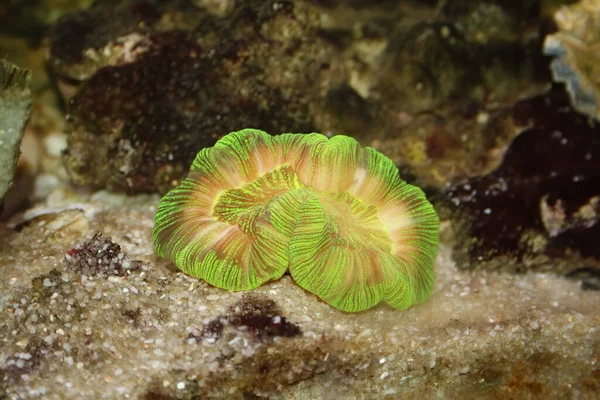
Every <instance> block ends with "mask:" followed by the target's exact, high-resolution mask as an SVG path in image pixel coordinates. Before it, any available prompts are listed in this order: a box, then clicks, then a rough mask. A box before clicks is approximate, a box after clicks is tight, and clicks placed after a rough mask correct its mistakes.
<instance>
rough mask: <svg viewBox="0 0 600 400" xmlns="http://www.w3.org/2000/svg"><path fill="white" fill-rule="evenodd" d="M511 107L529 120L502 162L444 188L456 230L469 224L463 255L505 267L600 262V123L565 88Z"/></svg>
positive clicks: (567, 267)
mask: <svg viewBox="0 0 600 400" xmlns="http://www.w3.org/2000/svg"><path fill="white" fill-rule="evenodd" d="M512 115H513V120H514V123H515V125H518V126H522V127H525V128H524V129H523V128H522V131H521V133H520V134H519V135H518V136H517V137H516V138H515V139H514V140H513V141H512V143H511V144H510V145H509V147H508V149H507V150H506V152H505V153H504V157H503V160H502V163H501V164H500V166H499V167H498V168H497V169H496V170H495V171H493V172H491V173H489V174H485V175H483V176H478V177H473V178H470V179H466V180H463V181H461V182H459V183H457V184H455V185H453V186H452V187H451V188H450V189H449V190H448V191H446V193H445V196H446V199H447V200H448V202H449V203H448V205H449V208H450V209H451V210H452V211H453V212H454V213H455V214H454V215H455V216H454V221H456V226H455V228H456V231H457V232H466V235H465V236H463V237H462V238H461V239H460V240H458V241H457V242H456V248H457V249H460V250H458V251H457V256H461V255H462V256H465V257H459V258H460V260H461V261H463V265H465V266H467V265H471V266H477V265H482V266H485V268H502V269H504V270H506V271H518V272H523V271H525V270H527V269H529V268H537V269H552V270H554V271H555V272H560V273H569V272H571V271H574V270H577V269H579V268H581V267H583V266H585V265H588V264H590V265H592V266H593V267H592V268H593V269H596V270H599V267H598V265H599V264H598V263H599V260H600V252H599V250H598V246H597V238H598V237H599V235H600V207H599V204H598V202H599V199H600V127H599V126H598V125H597V124H594V123H590V122H589V121H588V118H587V116H585V115H582V114H580V113H578V112H577V111H575V110H574V109H573V108H572V107H571V106H570V104H569V99H568V97H567V96H566V94H565V93H564V92H563V91H560V90H556V91H552V92H549V93H547V94H545V95H542V96H538V97H535V98H530V99H526V100H523V101H521V102H519V103H517V104H516V105H515V106H514V107H513V109H512ZM462 228H464V229H462ZM469 261H471V262H469Z"/></svg>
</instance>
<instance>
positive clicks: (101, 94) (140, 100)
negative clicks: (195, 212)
mask: <svg viewBox="0 0 600 400" xmlns="http://www.w3.org/2000/svg"><path fill="white" fill-rule="evenodd" d="M142 4H143V7H142ZM182 4H183V3H182V2H177V1H171V2H151V1H150V2H142V3H140V2H136V1H130V2H125V3H123V4H122V5H121V6H119V7H116V8H112V7H96V8H93V9H91V10H86V11H82V12H79V13H76V14H70V15H68V16H66V17H64V18H63V19H62V20H61V21H60V22H59V23H58V25H57V26H56V27H55V29H54V34H53V37H52V42H51V43H52V46H51V48H50V55H51V56H50V65H51V66H52V67H53V69H54V71H55V73H56V74H57V75H58V76H59V77H63V78H65V79H71V80H72V79H75V80H82V81H83V84H82V86H81V88H80V89H79V90H78V91H77V94H76V95H75V96H74V97H73V98H72V99H71V101H70V104H69V113H70V114H69V119H70V129H69V138H68V150H67V154H66V156H65V162H66V166H67V169H68V171H69V173H70V174H71V177H72V179H73V181H74V182H75V183H77V184H85V185H92V186H95V187H106V188H108V189H111V190H122V191H126V192H128V193H136V192H153V191H160V192H165V191H167V190H168V189H170V188H171V187H173V186H174V185H176V184H177V181H178V180H179V179H180V178H181V177H182V176H183V175H184V173H185V172H186V171H187V169H188V167H189V165H190V164H191V161H192V160H193V158H194V157H195V155H196V153H197V152H198V151H199V150H200V149H202V148H203V147H206V146H211V145H212V144H214V142H215V141H216V140H217V139H218V138H219V137H221V136H223V135H225V134H227V133H229V132H231V131H235V130H239V129H240V128H244V127H255V128H261V129H265V130H270V131H272V132H286V131H294V132H309V131H312V130H313V127H314V123H313V118H314V117H313V115H314V113H315V112H316V111H320V110H321V108H323V107H322V103H323V101H324V100H323V96H322V94H321V92H322V91H323V85H324V82H323V81H322V80H321V76H322V74H323V72H324V71H327V69H328V68H329V67H328V65H329V64H330V62H331V53H332V47H331V45H330V44H328V43H326V42H324V41H323V40H322V39H320V38H319V36H318V30H317V28H318V19H317V15H316V14H314V12H313V11H311V10H310V9H308V8H306V7H305V6H303V5H302V4H300V3H298V4H296V3H294V4H292V3H291V2H285V1H279V2H273V1H269V2H267V3H263V2H253V1H247V2H240V3H239V4H238V5H237V6H236V8H235V9H233V10H232V11H231V12H230V13H229V14H228V16H227V17H226V18H222V17H217V16H214V15H212V14H210V13H208V12H207V11H205V10H203V9H200V8H195V7H193V6H190V5H185V6H184V5H182ZM236 4H237V3H236ZM118 21H121V22H118ZM165 21H172V23H170V24H167V23H165ZM190 21H193V23H192V22H190ZM141 22H143V23H141ZM115 24H116V26H118V29H116V28H115ZM165 24H166V25H165ZM105 32H109V33H107V34H105ZM73 40H75V41H76V43H72V41H73ZM92 54H93V55H92Z"/></svg>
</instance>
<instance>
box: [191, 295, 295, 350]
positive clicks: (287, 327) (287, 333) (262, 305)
mask: <svg viewBox="0 0 600 400" xmlns="http://www.w3.org/2000/svg"><path fill="white" fill-rule="evenodd" d="M226 326H230V327H233V328H236V329H238V330H242V331H247V332H248V333H249V334H250V335H251V336H253V337H254V338H257V339H260V340H266V339H269V338H273V337H276V336H280V337H294V336H298V335H302V330H301V329H300V327H299V326H298V325H296V324H293V323H291V322H288V321H287V320H286V318H285V317H283V316H282V315H281V310H280V309H279V307H278V306H277V303H275V302H274V301H273V300H271V299H269V298H265V297H260V296H255V295H245V296H244V297H242V299H241V300H239V301H237V302H236V303H235V304H233V305H232V306H230V307H229V310H228V312H227V315H220V316H218V317H216V318H213V319H212V320H210V321H209V322H208V323H206V324H205V325H204V327H203V328H202V331H201V332H200V333H199V334H198V332H197V331H193V332H192V333H190V335H189V337H190V338H194V339H196V340H197V341H201V340H202V339H207V338H210V339H214V340H215V341H216V340H217V339H219V338H220V337H221V334H222V332H223V329H224V328H225V327H226Z"/></svg>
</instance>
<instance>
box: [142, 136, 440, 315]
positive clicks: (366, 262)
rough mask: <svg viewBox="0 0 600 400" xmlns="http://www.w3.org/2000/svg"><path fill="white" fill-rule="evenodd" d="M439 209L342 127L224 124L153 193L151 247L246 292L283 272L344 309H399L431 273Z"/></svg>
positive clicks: (414, 299) (420, 296)
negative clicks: (341, 132) (327, 131)
mask: <svg viewBox="0 0 600 400" xmlns="http://www.w3.org/2000/svg"><path fill="white" fill-rule="evenodd" d="M438 225H439V223H438V217H437V214H436V212H435V210H434V209H433V207H432V205H431V204H430V203H429V202H428V201H427V200H426V198H425V196H424V194H423V192H422V191H421V190H420V189H419V188H417V187H415V186H411V185H409V184H407V183H406V182H403V181H402V180H401V179H400V177H399V175H398V170H397V168H396V166H395V165H394V163H393V162H392V161H391V160H390V159H388V158H386V157H385V156H384V155H382V154H381V153H379V152H377V151H376V150H374V149H372V148H368V147H367V148H362V147H361V146H360V145H359V143H358V142H357V141H356V140H354V139H352V138H350V137H347V136H334V137H333V138H331V139H327V137H325V136H323V135H320V134H317V133H313V134H306V135H304V134H282V135H279V136H270V135H269V134H267V133H265V132H262V131H259V130H253V129H245V130H242V131H239V132H232V133H230V134H228V135H227V136H225V137H223V138H222V139H221V140H219V141H218V142H217V143H216V144H215V146H214V147H212V148H205V149H202V150H201V151H200V153H198V155H197V156H196V159H195V160H194V162H193V164H192V166H191V169H190V173H189V175H188V176H187V178H186V179H185V180H184V181H183V182H182V183H181V185H179V186H178V187H176V188H174V189H173V190H171V191H170V192H169V193H168V194H167V195H166V196H165V197H163V199H162V200H161V202H160V204H159V206H158V210H157V213H156V219H155V226H154V233H153V237H154V244H155V248H156V252H157V253H158V255H160V256H161V257H164V258H167V259H170V260H172V261H174V262H175V264H177V266H178V267H179V268H180V269H181V270H182V271H184V272H186V273H188V274H189V275H192V276H194V277H198V278H202V279H204V280H205V281H206V282H208V283H210V284H211V285H214V286H218V287H220V288H224V289H229V290H236V291H237V290H249V289H253V288H256V287H257V286H259V285H261V284H262V283H264V282H266V281H269V280H272V279H278V278H280V277H281V276H282V275H283V274H284V273H286V271H288V270H289V273H290V275H291V276H292V278H293V279H294V280H295V281H296V282H297V283H298V284H299V285H300V286H301V287H303V288H304V289H305V290H307V291H309V292H312V293H314V294H316V295H317V296H319V297H320V298H321V299H322V300H324V301H325V302H327V303H329V304H330V305H332V306H334V307H336V308H339V309H341V310H344V311H361V310H364V309H367V308H370V307H373V306H374V305H376V304H378V303H379V302H380V301H382V300H383V301H385V302H386V303H388V304H389V305H391V306H392V307H396V308H400V309H405V308H408V307H410V306H411V305H413V304H416V303H420V302H422V301H424V300H425V299H426V298H427V297H428V296H429V294H430V292H431V288H432V285H433V279H434V259H435V254H436V250H437V244H438Z"/></svg>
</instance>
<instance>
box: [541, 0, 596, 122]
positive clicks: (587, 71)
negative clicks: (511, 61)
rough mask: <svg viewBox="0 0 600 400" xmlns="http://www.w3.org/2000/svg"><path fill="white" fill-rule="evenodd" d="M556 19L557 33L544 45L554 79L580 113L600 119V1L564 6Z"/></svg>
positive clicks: (550, 36)
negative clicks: (550, 61) (560, 84)
mask: <svg viewBox="0 0 600 400" xmlns="http://www.w3.org/2000/svg"><path fill="white" fill-rule="evenodd" d="M554 18H555V20H556V24H557V25H558V32H556V33H554V34H552V35H549V36H547V37H546V40H545V42H544V53H545V54H547V55H549V56H552V57H554V60H553V61H552V63H551V64H550V68H551V70H552V75H553V77H554V80H555V81H557V82H561V83H564V84H565V86H566V88H567V91H568V92H569V95H570V97H571V103H572V104H573V106H574V107H575V108H576V109H577V110H578V111H579V112H582V113H584V114H587V115H589V116H591V117H594V118H596V119H600V78H599V77H600V1H598V0H581V1H579V2H578V3H576V4H572V5H569V6H563V7H561V8H560V9H559V10H558V11H557V12H556V15H555V17H554Z"/></svg>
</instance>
